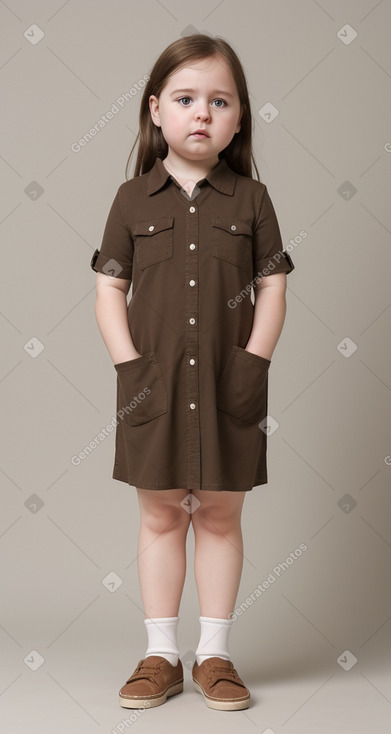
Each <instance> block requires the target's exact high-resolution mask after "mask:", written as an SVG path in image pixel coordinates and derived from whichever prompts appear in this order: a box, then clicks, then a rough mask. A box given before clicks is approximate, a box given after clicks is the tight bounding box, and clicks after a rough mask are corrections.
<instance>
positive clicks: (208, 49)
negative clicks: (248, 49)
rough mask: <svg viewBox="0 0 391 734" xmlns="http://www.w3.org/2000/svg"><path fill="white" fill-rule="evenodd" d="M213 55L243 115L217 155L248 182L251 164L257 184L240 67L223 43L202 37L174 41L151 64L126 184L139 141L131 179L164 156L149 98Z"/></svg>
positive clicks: (159, 132) (201, 35)
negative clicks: (224, 66) (222, 64)
mask: <svg viewBox="0 0 391 734" xmlns="http://www.w3.org/2000/svg"><path fill="white" fill-rule="evenodd" d="M217 54H220V55H221V56H222V57H223V58H224V59H225V61H226V62H227V63H228V66H229V68H230V69H231V72H232V76H233V78H234V80H235V82H236V87H237V90H238V95H239V101H240V105H241V109H242V111H243V114H242V118H241V123H240V124H241V127H240V131H239V132H238V133H235V135H234V137H233V138H232V140H231V142H230V143H229V145H227V147H226V148H224V150H222V151H221V152H220V153H219V158H220V159H221V158H225V159H226V161H227V163H228V165H229V166H230V168H232V170H233V171H235V172H236V173H239V174H241V175H242V176H248V177H249V178H253V176H252V169H251V163H253V164H254V168H255V171H256V174H257V178H258V181H259V173H258V168H257V165H256V162H255V158H254V155H253V151H252V129H251V123H252V119H251V107H250V99H249V95H248V90H247V82H246V78H245V76H244V72H243V68H242V65H241V63H240V61H239V58H238V56H237V55H236V53H235V51H234V50H233V49H232V48H231V46H230V45H229V44H228V43H227V42H226V41H224V40H223V39H222V38H217V37H216V38H212V37H211V36H207V35H205V34H202V33H196V34H194V35H192V36H185V37H184V38H179V39H178V40H177V41H174V42H173V43H171V44H170V45H169V46H167V48H166V49H165V50H164V51H163V52H162V53H161V54H160V56H159V58H158V59H157V61H156V62H155V64H154V66H153V69H152V71H151V75H150V77H149V79H148V81H147V84H146V87H145V89H144V93H143V96H142V99H141V104H140V114H139V132H138V133H137V137H136V140H135V142H134V144H133V146H132V149H131V151H130V153H129V157H128V160H127V163H126V168H125V178H126V180H128V179H127V169H128V165H129V160H130V158H131V155H132V153H133V150H134V148H135V146H136V145H137V142H138V140H139V139H140V144H139V148H138V153H137V160H136V165H135V170H134V175H133V178H135V177H136V176H140V175H141V174H143V173H148V171H150V170H151V168H152V167H153V165H154V163H155V160H156V158H157V157H158V158H162V159H163V158H165V157H166V156H167V153H168V145H167V143H166V141H165V139H164V137H163V133H162V130H161V128H160V127H157V126H156V125H155V124H154V122H153V120H152V117H151V113H150V109H149V97H150V95H151V94H153V95H155V96H156V97H157V98H158V99H159V96H160V94H161V92H162V90H163V88H164V86H165V84H166V82H167V80H168V77H169V76H170V75H171V74H173V73H174V72H175V71H177V70H178V69H179V68H181V67H183V66H186V64H188V63H190V62H194V61H198V60H200V59H203V58H206V57H210V56H215V55H217Z"/></svg>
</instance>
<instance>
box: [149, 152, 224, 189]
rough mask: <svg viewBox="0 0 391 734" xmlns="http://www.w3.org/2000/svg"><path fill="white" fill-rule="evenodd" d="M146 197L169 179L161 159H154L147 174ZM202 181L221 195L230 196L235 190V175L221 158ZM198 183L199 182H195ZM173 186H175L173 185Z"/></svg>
mask: <svg viewBox="0 0 391 734" xmlns="http://www.w3.org/2000/svg"><path fill="white" fill-rule="evenodd" d="M148 176H149V178H148V189H147V190H148V195H149V196H150V195H151V194H154V193H155V192H156V191H159V189H161V188H162V186H164V184H165V183H166V181H167V179H168V178H171V174H170V173H169V171H167V169H166V167H165V165H164V163H163V161H162V159H161V158H156V161H155V163H154V165H153V167H152V168H151V170H150V171H149V173H148ZM201 180H202V181H208V183H210V184H211V186H213V187H214V188H215V189H217V191H221V193H222V194H228V195H229V196H232V194H233V192H234V188H235V182H236V173H235V171H233V170H232V168H230V167H229V165H228V163H227V161H226V160H225V158H221V159H220V160H219V162H218V163H217V165H216V166H215V167H214V168H212V170H211V171H210V173H208V175H207V176H205V178H203V179H201ZM197 183H200V182H197ZM174 185H175V184H174Z"/></svg>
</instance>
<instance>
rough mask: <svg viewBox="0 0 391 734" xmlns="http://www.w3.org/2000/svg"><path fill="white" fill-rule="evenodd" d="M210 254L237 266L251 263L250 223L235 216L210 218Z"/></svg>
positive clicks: (245, 265) (241, 266)
mask: <svg viewBox="0 0 391 734" xmlns="http://www.w3.org/2000/svg"><path fill="white" fill-rule="evenodd" d="M212 254H213V257H217V258H218V259H219V260H225V261H226V262H228V263H231V265H236V267H237V268H246V267H247V266H248V265H250V263H252V229H251V225H250V224H248V223H247V222H244V221H243V220H241V219H236V218H235V217H218V218H215V219H212Z"/></svg>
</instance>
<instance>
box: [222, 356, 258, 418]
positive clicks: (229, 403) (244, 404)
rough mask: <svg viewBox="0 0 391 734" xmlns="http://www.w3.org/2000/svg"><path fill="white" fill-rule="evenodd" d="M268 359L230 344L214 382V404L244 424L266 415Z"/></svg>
mask: <svg viewBox="0 0 391 734" xmlns="http://www.w3.org/2000/svg"><path fill="white" fill-rule="evenodd" d="M270 364H271V360H270V359H266V357H260V356H259V355H258V354H253V352H248V351H247V350H246V349H243V348H242V347H238V346H235V345H234V346H233V347H232V349H231V352H230V355H229V357H228V360H227V362H226V364H225V367H224V369H223V372H222V373H221V375H220V377H219V379H218V381H217V385H216V405H217V408H218V409H219V410H221V411H223V413H228V415H231V416H232V417H233V418H238V419H239V420H241V421H245V422H246V423H259V422H260V421H262V420H263V419H264V418H265V417H266V415H267V397H268V395H267V393H268V371H269V367H270Z"/></svg>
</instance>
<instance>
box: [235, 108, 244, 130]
mask: <svg viewBox="0 0 391 734" xmlns="http://www.w3.org/2000/svg"><path fill="white" fill-rule="evenodd" d="M243 113H244V107H243V105H242V111H241V113H240V117H239V122H238V124H237V126H236V130H235V132H236V133H238V132H240V129H241V124H240V123H241V120H242V117H243Z"/></svg>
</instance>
